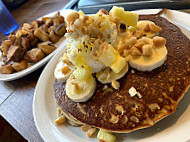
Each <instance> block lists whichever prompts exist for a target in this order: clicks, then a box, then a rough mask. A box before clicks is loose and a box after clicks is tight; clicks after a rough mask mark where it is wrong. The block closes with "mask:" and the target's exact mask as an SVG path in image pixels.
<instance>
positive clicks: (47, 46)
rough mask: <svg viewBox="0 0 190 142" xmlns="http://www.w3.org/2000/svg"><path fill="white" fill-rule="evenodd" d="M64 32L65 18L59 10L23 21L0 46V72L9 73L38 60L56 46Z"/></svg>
mask: <svg viewBox="0 0 190 142" xmlns="http://www.w3.org/2000/svg"><path fill="white" fill-rule="evenodd" d="M65 32H66V26H65V20H64V17H63V16H61V15H60V13H59V12H58V13H57V14H55V15H54V16H53V17H43V18H42V19H41V20H38V21H34V22H32V23H31V24H28V23H24V24H23V27H22V29H20V30H18V31H17V32H16V34H14V33H11V34H10V35H9V37H8V39H7V40H5V41H3V42H2V44H1V46H0V50H1V52H2V55H3V59H2V61H1V62H2V63H1V67H0V73H1V74H11V73H14V72H18V71H21V70H24V69H26V68H28V67H30V66H31V65H33V64H35V63H37V62H39V61H40V60H42V59H43V58H44V57H46V56H47V55H49V54H51V53H52V52H53V51H54V50H55V49H56V48H57V47H56V45H55V43H56V42H57V41H58V40H59V39H60V38H61V37H62V36H63V35H64V34H65Z"/></svg>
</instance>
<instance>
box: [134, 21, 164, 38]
mask: <svg viewBox="0 0 190 142" xmlns="http://www.w3.org/2000/svg"><path fill="white" fill-rule="evenodd" d="M137 28H138V29H139V30H140V31H143V33H144V34H145V35H146V37H150V38H152V37H154V36H156V35H158V32H159V31H160V30H161V28H160V29H159V27H158V26H156V25H155V24H154V22H152V21H148V20H142V21H139V22H138V23H137ZM154 28H156V29H154Z"/></svg>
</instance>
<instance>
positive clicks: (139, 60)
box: [129, 46, 167, 71]
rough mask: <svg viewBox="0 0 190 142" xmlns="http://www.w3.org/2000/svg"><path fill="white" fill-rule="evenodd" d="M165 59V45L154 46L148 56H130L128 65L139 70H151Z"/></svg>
mask: <svg viewBox="0 0 190 142" xmlns="http://www.w3.org/2000/svg"><path fill="white" fill-rule="evenodd" d="M166 59H167V49H166V47H165V46H161V47H157V48H154V49H153V51H152V54H151V55H150V56H130V58H129V65H130V66H131V67H132V68H135V69H137V70H139V71H152V70H153V69H155V68H158V67H160V66H161V65H162V64H163V63H164V62H165V61H166Z"/></svg>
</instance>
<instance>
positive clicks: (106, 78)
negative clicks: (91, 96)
mask: <svg viewBox="0 0 190 142" xmlns="http://www.w3.org/2000/svg"><path fill="white" fill-rule="evenodd" d="M128 69H129V67H128V64H126V65H125V66H124V67H123V69H122V70H121V71H120V72H119V73H114V72H113V71H112V69H111V68H109V67H107V68H106V69H105V70H102V71H100V72H98V73H96V78H97V79H98V81H100V82H101V83H102V84H106V83H111V82H112V81H113V80H118V79H120V78H122V77H123V76H124V75H125V74H126V73H127V71H128Z"/></svg>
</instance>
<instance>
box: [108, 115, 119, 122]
mask: <svg viewBox="0 0 190 142" xmlns="http://www.w3.org/2000/svg"><path fill="white" fill-rule="evenodd" d="M118 117H119V115H117V116H115V115H113V114H111V118H110V120H109V121H110V122H111V123H117V122H118V121H119V118H118Z"/></svg>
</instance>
